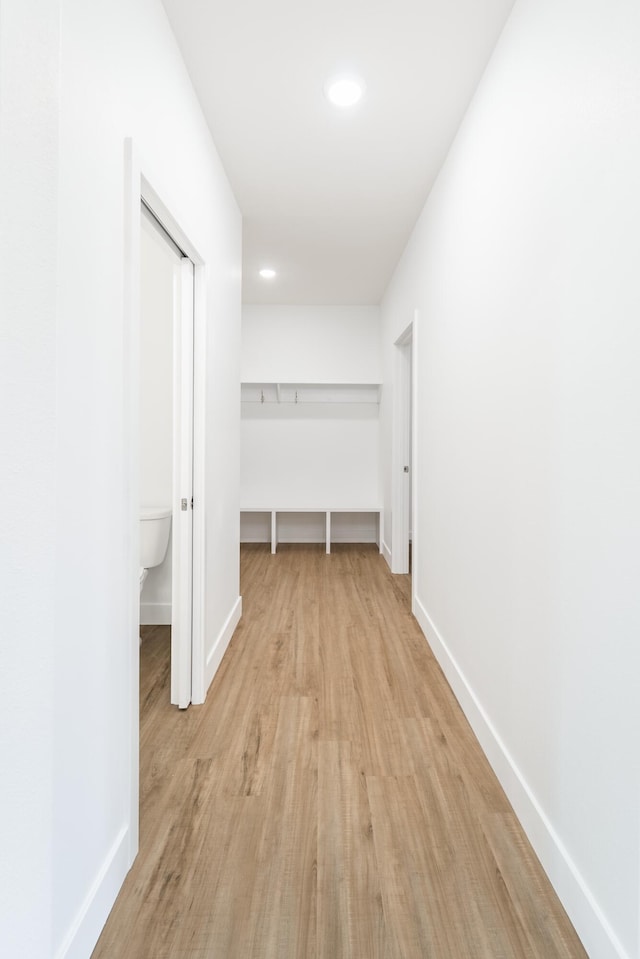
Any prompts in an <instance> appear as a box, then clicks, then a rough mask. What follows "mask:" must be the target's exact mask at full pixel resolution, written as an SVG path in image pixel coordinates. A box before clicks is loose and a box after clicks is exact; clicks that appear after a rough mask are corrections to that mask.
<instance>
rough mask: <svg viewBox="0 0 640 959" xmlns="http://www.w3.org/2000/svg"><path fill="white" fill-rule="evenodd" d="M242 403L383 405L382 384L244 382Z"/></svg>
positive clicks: (242, 385)
mask: <svg viewBox="0 0 640 959" xmlns="http://www.w3.org/2000/svg"><path fill="white" fill-rule="evenodd" d="M240 396H241V400H242V402H243V403H260V404H263V403H291V404H296V403H297V404H304V403H373V404H378V403H379V402H380V384H379V383H242V384H241V392H240Z"/></svg>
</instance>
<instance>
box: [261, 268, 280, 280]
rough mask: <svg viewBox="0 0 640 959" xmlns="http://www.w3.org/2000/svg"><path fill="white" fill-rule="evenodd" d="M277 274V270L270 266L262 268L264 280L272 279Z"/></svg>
mask: <svg viewBox="0 0 640 959" xmlns="http://www.w3.org/2000/svg"><path fill="white" fill-rule="evenodd" d="M275 275H276V271H275V270H272V269H271V268H270V267H265V268H264V269H263V270H260V276H261V277H262V279H263V280H272V279H273V278H274V276H275Z"/></svg>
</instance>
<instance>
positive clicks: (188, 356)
mask: <svg viewBox="0 0 640 959" xmlns="http://www.w3.org/2000/svg"><path fill="white" fill-rule="evenodd" d="M193 287H194V267H193V263H192V261H191V260H190V258H189V257H187V256H186V255H185V253H184V251H183V250H182V249H181V248H180V247H179V246H178V244H177V243H176V242H175V240H174V239H173V237H172V236H171V235H170V234H169V232H168V231H167V230H166V229H165V228H164V227H163V226H162V224H161V223H160V221H159V220H158V218H157V217H156V216H155V215H154V213H153V211H152V210H151V209H150V207H149V206H148V205H147V204H145V203H144V201H143V202H142V204H141V220H140V380H139V382H140V397H139V409H140V433H139V440H140V507H141V510H143V511H146V512H147V513H149V512H150V511H156V512H157V513H158V514H159V515H160V514H161V513H163V512H164V513H166V514H168V518H167V519H160V520H159V523H160V524H162V523H166V524H167V527H168V525H169V522H170V524H171V525H170V529H171V532H170V536H169V542H168V546H167V550H166V553H165V554H164V556H162V555H159V556H157V557H154V563H155V565H152V566H151V565H150V568H148V570H147V571H146V572H142V571H141V593H140V623H141V625H144V626H166V627H170V629H171V703H172V704H174V705H177V706H178V707H179V708H181V709H185V708H187V706H188V705H189V704H190V702H191V699H192V690H191V679H192V676H191V673H192V606H193V593H192V584H193V342H194V340H193V320H194V290H193ZM147 523H149V524H150V526H151V525H153V524H154V523H158V520H155V519H153V520H145V523H144V524H143V525H144V526H145V527H146V524H147ZM153 528H154V529H155V528H156V527H155V526H154V527H153ZM158 528H160V527H158ZM141 565H142V566H144V565H145V563H144V562H143V563H141Z"/></svg>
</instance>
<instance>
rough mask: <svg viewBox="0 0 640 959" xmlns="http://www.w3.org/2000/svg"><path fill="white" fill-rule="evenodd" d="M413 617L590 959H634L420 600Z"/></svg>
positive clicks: (416, 599)
mask: <svg viewBox="0 0 640 959" xmlns="http://www.w3.org/2000/svg"><path fill="white" fill-rule="evenodd" d="M413 612H414V615H415V617H416V619H417V620H418V623H419V624H420V628H421V629H422V632H423V633H424V634H425V636H426V638H427V641H428V643H429V645H430V647H431V649H432V650H433V653H434V655H435V657H436V659H437V660H438V662H439V664H440V666H441V667H442V671H443V672H444V674H445V676H446V677H447V680H448V682H449V685H450V686H451V688H452V690H453V692H454V694H455V696H456V698H457V700H458V702H459V703H460V706H461V707H462V710H463V712H464V714H465V716H466V717H467V719H468V720H469V723H470V724H471V728H472V729H473V731H474V733H475V735H476V738H477V739H478V742H479V743H480V745H481V747H482V749H483V751H484V753H485V755H486V756H487V759H488V760H489V762H490V764H491V766H492V768H493V771H494V772H495V774H496V776H497V777H498V780H499V781H500V785H501V786H502V788H503V789H504V791H505V793H506V794H507V797H508V799H509V802H510V803H511V805H512V806H513V809H514V811H515V813H516V816H517V817H518V819H519V821H520V823H521V825H522V827H523V829H524V831H525V833H526V834H527V837H528V839H529V842H530V843H531V845H532V846H533V848H534V850H535V852H536V855H537V856H538V859H539V860H540V862H541V863H542V866H543V868H544V870H545V872H546V873H547V876H548V877H549V879H550V881H551V884H552V885H553V887H554V889H555V891H556V893H557V894H558V897H559V899H560V901H561V903H562V905H563V906H564V908H565V910H566V912H567V915H568V916H569V919H570V920H571V922H572V923H573V925H574V928H575V930H576V932H577V933H578V936H579V937H580V939H581V940H582V943H583V945H584V947H585V949H586V951H587V953H588V954H589V956H590V957H591V959H631V956H630V955H629V954H628V953H627V952H626V950H625V948H624V946H623V945H622V944H621V943H620V941H619V939H618V938H617V936H616V934H615V932H614V931H613V929H612V928H611V926H610V924H609V922H608V921H607V919H606V917H605V915H604V914H603V912H602V910H601V909H600V907H599V906H598V903H597V902H596V900H595V898H594V896H593V894H592V893H591V891H590V890H589V888H588V886H587V884H586V882H585V881H584V879H583V877H582V875H581V874H580V872H579V871H578V868H577V866H576V864H575V863H574V861H573V860H572V858H571V856H570V855H569V853H568V851H567V849H566V847H565V846H564V843H563V842H562V840H561V838H560V836H559V835H558V833H557V832H556V831H555V829H554V827H553V824H552V823H551V822H550V820H549V819H548V817H547V816H546V815H545V813H544V811H543V809H542V808H541V807H540V805H539V803H538V801H537V799H536V797H535V795H534V794H533V792H532V791H531V789H530V787H529V785H528V783H527V782H526V780H525V778H524V776H523V775H522V773H521V772H520V770H519V768H518V766H517V765H516V763H515V761H514V759H513V757H512V756H511V755H510V753H509V751H508V750H507V748H506V746H505V744H504V742H503V741H502V739H501V737H500V736H499V734H498V732H497V730H496V729H495V727H494V726H493V724H492V722H491V720H490V719H489V717H488V715H487V713H486V712H485V710H484V708H483V706H482V704H481V702H480V701H479V700H478V698H477V696H476V695H475V693H474V691H473V689H472V688H471V685H470V684H469V682H468V680H467V678H466V676H465V675H464V673H463V672H462V670H461V668H460V666H459V665H458V663H457V661H456V659H455V658H454V656H453V655H452V653H451V651H450V650H449V648H448V646H447V644H446V642H445V641H444V639H443V638H442V636H441V635H440V634H439V632H438V630H437V629H436V627H435V625H434V623H433V621H432V620H431V617H430V616H429V614H428V613H427V611H426V609H425V607H424V605H423V604H422V602H421V601H420V599H419V598H418V597H417V596H416V597H415V601H414V610H413Z"/></svg>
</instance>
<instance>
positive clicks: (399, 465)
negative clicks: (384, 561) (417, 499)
mask: <svg viewBox="0 0 640 959" xmlns="http://www.w3.org/2000/svg"><path fill="white" fill-rule="evenodd" d="M412 345H413V325H411V326H409V327H408V328H407V329H406V330H405V331H404V333H403V334H402V336H401V337H400V338H399V339H398V340H396V343H395V347H396V351H395V394H394V424H393V453H392V466H393V474H392V497H393V508H392V514H391V515H392V520H391V522H392V530H391V571H392V572H393V573H408V572H409V569H410V564H409V544H410V531H411V524H412V515H411V514H412V510H411V505H412V487H413V483H412V473H413V462H412V452H413V438H412V437H413V429H412V415H413V400H412V396H413V389H412V385H413V384H412V380H413V349H412Z"/></svg>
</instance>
